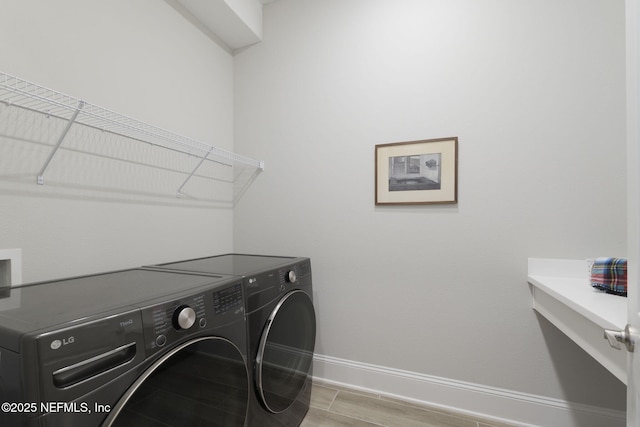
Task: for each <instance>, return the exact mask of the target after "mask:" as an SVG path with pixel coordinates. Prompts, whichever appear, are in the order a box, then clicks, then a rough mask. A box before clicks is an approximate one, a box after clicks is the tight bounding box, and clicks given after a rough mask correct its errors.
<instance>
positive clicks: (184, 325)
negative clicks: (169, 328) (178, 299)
mask: <svg viewBox="0 0 640 427" xmlns="http://www.w3.org/2000/svg"><path fill="white" fill-rule="evenodd" d="M195 323H196V312H195V310H194V309H193V308H191V307H189V306H188V305H181V306H180V307H178V308H177V309H176V311H175V312H174V313H173V327H174V328H176V329H177V330H179V331H180V330H184V329H189V328H190V327H192V326H193V325H194V324H195Z"/></svg>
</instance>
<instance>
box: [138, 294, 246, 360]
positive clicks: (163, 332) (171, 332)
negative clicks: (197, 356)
mask: <svg viewBox="0 0 640 427" xmlns="http://www.w3.org/2000/svg"><path fill="white" fill-rule="evenodd" d="M243 316H244V299H243V292H242V285H241V284H240V283H239V282H238V283H236V284H233V285H231V286H224V287H220V288H214V289H212V290H208V291H204V292H199V293H196V294H193V295H189V296H186V297H182V298H178V299H174V300H170V301H167V302H163V303H159V304H155V305H153V306H150V307H146V308H143V309H142V319H143V323H144V336H145V348H146V349H147V351H148V352H150V353H153V352H155V351H159V350H160V349H162V348H165V347H167V346H170V345H172V344H173V343H175V342H177V341H180V340H182V339H184V338H186V336H188V335H191V334H193V333H199V332H201V331H202V330H205V329H208V328H214V327H216V326H217V325H220V324H222V323H227V322H229V321H233V320H234V318H238V319H241V318H243Z"/></svg>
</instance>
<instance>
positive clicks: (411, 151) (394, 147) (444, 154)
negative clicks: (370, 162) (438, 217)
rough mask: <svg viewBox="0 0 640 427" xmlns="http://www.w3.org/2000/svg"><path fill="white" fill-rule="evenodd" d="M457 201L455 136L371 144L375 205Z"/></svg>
mask: <svg viewBox="0 0 640 427" xmlns="http://www.w3.org/2000/svg"><path fill="white" fill-rule="evenodd" d="M457 202H458V137H449V138H438V139H426V140H421V141H408V142H394V143H390V144H378V145H376V146H375V204H376V205H425V204H438V203H440V204H443V203H457Z"/></svg>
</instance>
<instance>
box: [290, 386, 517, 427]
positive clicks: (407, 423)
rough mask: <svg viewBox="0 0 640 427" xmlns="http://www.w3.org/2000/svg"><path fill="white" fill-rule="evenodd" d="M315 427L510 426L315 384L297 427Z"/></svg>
mask: <svg viewBox="0 0 640 427" xmlns="http://www.w3.org/2000/svg"><path fill="white" fill-rule="evenodd" d="M318 426H323V427H324V426H327V427H342V426H356V427H358V426H362V427H365V426H369V427H371V426H389V427H395V426H397V427H411V426H420V427H512V426H510V425H508V424H504V423H496V422H494V421H487V420H482V419H477V418H473V417H470V416H467V415H464V414H456V413H455V412H449V411H446V410H441V409H435V408H429V407H427V406H419V405H417V404H414V403H411V402H404V401H400V400H396V399H391V398H387V397H384V396H379V395H375V394H368V393H365V392H360V391H356V390H350V389H346V388H341V387H336V386H333V385H329V384H325V383H322V382H318V381H314V384H313V387H312V389H311V405H310V408H309V412H308V413H307V416H306V417H305V419H304V420H303V421H302V424H300V427H318Z"/></svg>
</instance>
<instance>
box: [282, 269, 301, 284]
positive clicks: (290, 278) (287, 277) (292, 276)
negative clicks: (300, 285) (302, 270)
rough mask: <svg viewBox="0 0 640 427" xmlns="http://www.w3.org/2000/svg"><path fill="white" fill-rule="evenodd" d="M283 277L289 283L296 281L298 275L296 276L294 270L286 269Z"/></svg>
mask: <svg viewBox="0 0 640 427" xmlns="http://www.w3.org/2000/svg"><path fill="white" fill-rule="evenodd" d="M284 278H285V280H286V281H287V282H289V283H296V282H297V281H298V276H296V272H295V271H294V270H289V271H287V274H285V275H284Z"/></svg>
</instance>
